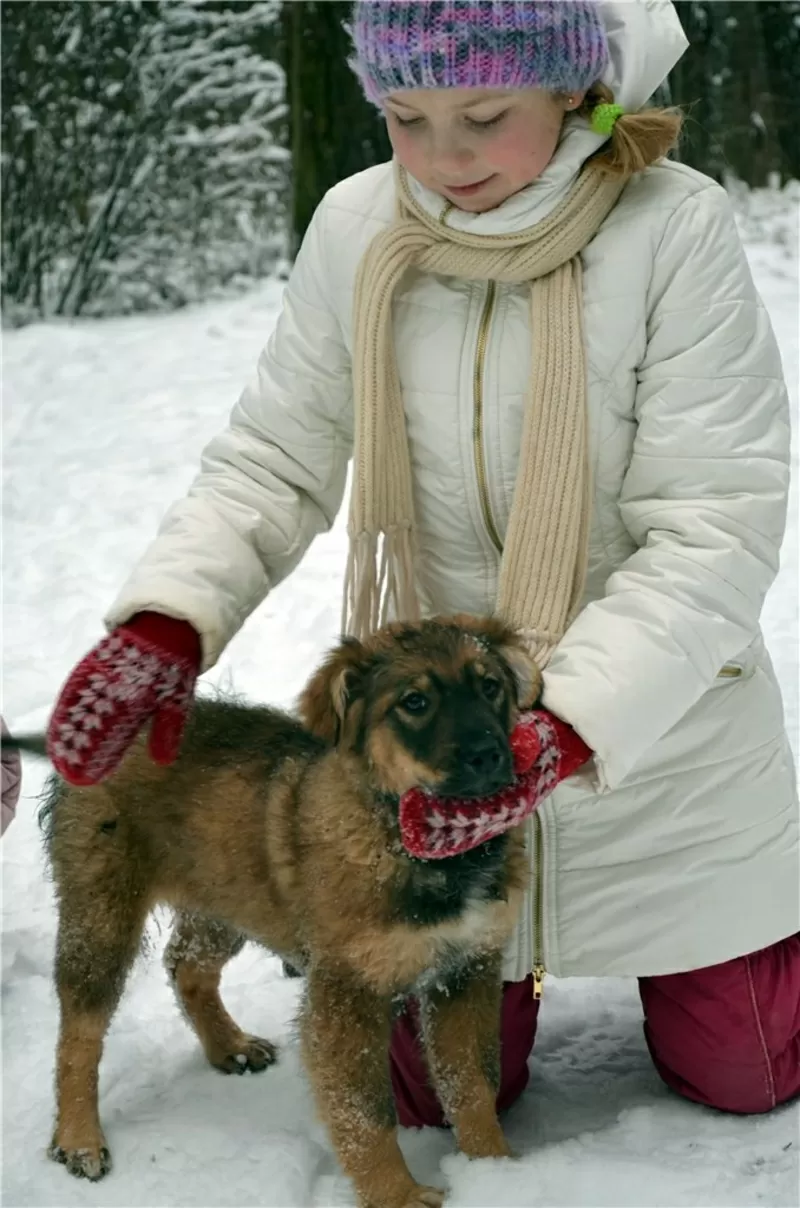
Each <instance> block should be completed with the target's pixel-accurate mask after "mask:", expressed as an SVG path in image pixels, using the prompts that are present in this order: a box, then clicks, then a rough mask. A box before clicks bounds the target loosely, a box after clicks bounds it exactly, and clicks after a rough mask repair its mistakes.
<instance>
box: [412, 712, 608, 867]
mask: <svg viewBox="0 0 800 1208" xmlns="http://www.w3.org/2000/svg"><path fill="white" fill-rule="evenodd" d="M510 745H511V751H512V754H513V756H514V773H515V775H514V779H513V781H512V782H511V784H510V785H508V786H507V787H506V788H504V789H501V790H500V792H499V793H495V794H494V795H493V796H491V797H481V798H453V797H436V796H434V795H433V794H432V793H426V792H425V791H424V790H423V789H411V790H409V792H407V793H404V794H403V796H402V797H401V798H400V812H399V822H400V838H401V841H402V843H403V847H404V848H405V849H406V851H407V852H408V854H409V855H411V856H416V857H417V859H419V860H442V859H445V858H447V857H448V856H458V855H461V853H462V852H465V851H469V850H470V849H471V848H473V847H477V846H478V844H480V843H485V842H486V840H487V839H493V838H494V837H495V835H502V834H503V833H504V831H507V830H510V829H511V828H512V827H514V826H519V824H520V823H521V822H524V820H525V819H526V818H527V817H528V815H529V814H532V813H533V811H534V810H535V809H536V808H537V806H538V805H540V803H541V802H542V801H544V799H545V797H547V796H549V794H550V793H552V791H553V789H554V788H555V787H556V785H557V784H558V783H559V782H560V781H562V780H565V779H566V777H567V776H571V775H572V773H573V772H575V771H576V770H577V769H578V768H579V767H581V765H582V764H584V763H585V762H586V760H587V759H590V758H591V756H592V751H591V749H590V748H589V747H587V745H586V743H585V742H584V741H583V739H582V738H579V737H578V735H577V734H576V733H575V731H574V730H573V729H572V727H571V726H568V725H567V724H566V722H563V721H561V720H560V718H558V717H555V716H554V714H552V713H550V712H548V710H547V709H536V710H534V711H533V712H531V713H524V714H523V715H522V717H520V719H519V722H518V723H517V725H516V727H515V729H514V732H513V733H512V735H511V739H510Z"/></svg>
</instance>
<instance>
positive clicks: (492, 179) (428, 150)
mask: <svg viewBox="0 0 800 1208" xmlns="http://www.w3.org/2000/svg"><path fill="white" fill-rule="evenodd" d="M582 100H583V94H582V93H578V94H577V95H575V96H573V97H570V98H569V100H567V99H566V98H564V97H555V96H553V95H552V93H549V92H544V91H543V90H542V89H540V88H521V89H511V90H498V89H480V90H478V89H476V88H431V89H427V88H425V89H421V88H419V89H417V88H415V89H402V90H400V91H398V92H392V93H390V95H389V96H388V97H387V98H386V100H385V101H384V112H385V114H386V123H387V127H388V131H389V137H390V139H391V141H392V146H393V148H394V152H395V155H396V156H397V158H398V160H399V161H400V163H401V164H402V165H403V167H404V168H405V169H406V170H407V171H408V172H410V173H411V175H412V176H414V177H416V179H417V180H418V181H419V182H420V184H423V185H425V186H426V187H427V188H429V189H433V191H434V192H435V193H440V194H441V195H442V197H444V198H446V199H447V200H448V201H451V202H453V204H454V205H456V206H458V208H459V209H460V210H469V211H470V212H471V213H475V214H480V213H483V212H484V210H492V209H494V207H495V206H499V205H500V204H501V203H502V202H504V201H505V200H506V198H508V197H511V196H512V194H514V193H518V192H519V190H520V189H524V188H525V186H526V185H529V184H530V183H531V181H534V180H536V178H537V176H540V175H541V173H542V172H543V171H544V169H545V168H546V167H547V165H548V164H549V163H550V160H551V159H552V158H553V152H554V151H555V149H556V145H557V143H558V138H559V134H560V133H561V125H562V122H563V120H564V114H565V113H566V112H568V111H569V110H570V109H575V108H577V106H578V105H580V103H581V101H582Z"/></svg>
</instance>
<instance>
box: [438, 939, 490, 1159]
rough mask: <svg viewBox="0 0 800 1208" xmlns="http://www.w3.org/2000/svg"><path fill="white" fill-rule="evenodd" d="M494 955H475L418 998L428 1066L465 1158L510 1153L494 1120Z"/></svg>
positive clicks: (488, 1156)
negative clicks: (448, 978)
mask: <svg viewBox="0 0 800 1208" xmlns="http://www.w3.org/2000/svg"><path fill="white" fill-rule="evenodd" d="M502 986H503V983H502V979H501V965H500V958H499V957H495V956H489V957H484V958H482V959H481V960H476V961H475V962H474V963H473V964H471V965H470V966H469V967H468V968H467V969H466V970H464V971H463V972H462V973H461V974H460V975H459V976H458V977H456V978H453V979H452V980H451V981H450V982H449V983H448V984H447V985H446V986H444V987H440V988H434V989H431V990H429V991H428V992H426V994H425V996H424V998H423V999H422V1001H421V1003H420V1017H421V1022H422V1035H423V1040H424V1042H425V1052H426V1056H427V1059H428V1067H429V1069H430V1072H431V1076H432V1078H433V1083H434V1086H435V1087H436V1092H437V1094H438V1096H439V1100H440V1102H441V1104H442V1107H443V1108H444V1112H445V1115H446V1116H447V1118H448V1120H449V1121H450V1123H451V1124H452V1125H453V1129H454V1131H455V1134H456V1138H457V1140H458V1145H459V1148H460V1149H461V1150H462V1152H463V1153H465V1154H467V1155H468V1156H469V1157H471V1158H502V1157H510V1156H511V1150H510V1149H509V1146H508V1142H507V1141H506V1139H505V1136H504V1135H503V1130H502V1128H501V1127H500V1122H499V1121H498V1119H497V1107H496V1100H497V1091H498V1088H499V1086H500V1005H501V996H502Z"/></svg>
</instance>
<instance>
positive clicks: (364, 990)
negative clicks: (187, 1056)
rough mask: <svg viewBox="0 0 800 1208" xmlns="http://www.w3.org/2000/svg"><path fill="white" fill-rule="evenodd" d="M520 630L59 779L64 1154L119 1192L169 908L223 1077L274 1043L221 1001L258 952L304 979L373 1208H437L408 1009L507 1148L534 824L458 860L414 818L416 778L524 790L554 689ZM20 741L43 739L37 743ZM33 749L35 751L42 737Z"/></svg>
mask: <svg viewBox="0 0 800 1208" xmlns="http://www.w3.org/2000/svg"><path fill="white" fill-rule="evenodd" d="M539 686H540V685H539V677H538V672H537V670H536V668H535V667H534V665H533V663H532V662H531V661H530V659H529V658H528V656H527V654H526V653H525V651H524V649H523V646H522V644H521V641H520V639H519V638H518V636H517V635H516V634H515V633H514V632H512V631H511V630H510V629H508V628H507V627H506V626H505V625H503V624H502V623H501V622H499V621H497V620H493V619H475V618H469V617H453V618H437V619H433V620H428V621H423V622H421V623H419V624H413V625H410V624H402V625H401V624H396V625H392V626H389V627H388V628H386V629H384V630H381V631H380V632H379V633H377V634H376V635H375V636H374V637H372V638H370V639H369V640H368V641H366V642H364V643H359V642H357V641H354V640H347V639H346V640H344V641H342V642H341V643H340V644H339V645H338V646H337V647H336V648H335V649H334V650H333V652H332V653H331V654H330V655H329V657H328V658H327V659H326V660H325V662H324V663H323V665H322V666H321V667H320V669H319V670H318V671H317V672H316V674H315V675H314V676H313V677H312V679H311V681H310V682H309V684H308V686H307V687H306V689H305V691H304V693H303V695H302V697H301V701H300V719H299V720H298V719H296V718H294V717H292V716H290V715H288V714H286V713H283V712H280V711H277V710H275V709H271V708H264V707H248V706H243V705H240V704H232V703H226V702H222V701H214V700H202V699H201V700H198V701H197V702H196V704H195V705H194V708H193V712H192V716H191V718H190V721H189V724H188V727H187V730H186V734H185V738H184V741H183V745H182V748H181V753H180V756H179V758H178V760H177V761H176V762H175V763H174V764H172V765H170V766H169V767H162V766H159V765H157V764H155V763H153V762H152V760H151V759H150V758H149V757H148V756H147V753H146V750H145V746H144V740H141V741H139V742H138V743H137V744H136V745H135V746H134V748H132V750H131V751H130V753H129V755H128V756H127V757H126V759H125V760H124V761H123V763H122V765H121V766H120V768H119V770H118V771H117V772H115V773H114V775H113V776H111V777H110V778H109V779H108V780H107V781H105V782H104V783H102V784H100V785H97V786H93V787H90V788H75V787H72V786H69V785H67V784H65V783H64V782H63V781H61V780H59V779H58V778H53V780H52V781H51V784H50V788H49V796H48V799H47V801H46V802H45V805H44V807H43V815H44V821H45V825H46V832H47V835H48V848H49V855H50V859H51V862H52V868H53V873H54V880H55V885H56V890H57V897H58V913H59V924H58V940H57V951H56V960H55V980H56V986H57V991H58V998H59V1003H60V1013H61V1026H60V1035H59V1040H58V1052H57V1062H56V1090H57V1119H56V1125H55V1133H54V1136H53V1141H52V1145H51V1149H50V1154H51V1156H52V1157H53V1158H55V1159H56V1160H57V1161H59V1162H63V1163H64V1164H66V1166H67V1168H68V1170H69V1171H70V1172H71V1173H72V1174H75V1175H79V1176H84V1177H88V1178H90V1179H99V1178H101V1177H102V1176H103V1175H104V1174H106V1173H107V1171H108V1170H109V1169H110V1161H111V1160H110V1155H109V1150H108V1146H107V1143H106V1140H105V1137H104V1135H103V1131H102V1128H101V1125H100V1120H99V1116H98V1095H97V1084H98V1065H99V1061H100V1056H101V1051H102V1045H103V1038H104V1035H105V1033H106V1030H107V1028H108V1025H109V1022H110V1020H111V1017H112V1015H113V1013H114V1011H115V1009H116V1006H117V1004H118V1002H119V999H120V996H121V994H122V991H123V988H124V985H125V980H126V976H127V974H128V971H129V969H130V966H131V964H132V962H133V960H134V958H135V956H136V954H137V951H138V949H139V945H140V940H141V936H142V932H143V928H144V925H145V921H146V919H147V917H148V915H149V913H150V912H151V911H152V910H153V908H154V907H156V906H158V905H161V904H165V905H168V906H170V907H172V908H173V910H174V912H175V926H174V930H173V932H172V935H171V938H170V940H169V942H168V944H167V948H166V953H165V963H166V966H167V969H168V972H169V976H170V977H171V979H172V982H173V984H174V987H175V991H176V994H177V997H178V1000H179V1003H180V1005H181V1007H182V1009H183V1011H184V1013H185V1015H186V1017H187V1018H188V1020H189V1021H190V1023H191V1024H192V1026H193V1028H194V1030H195V1032H196V1033H197V1036H198V1038H199V1040H200V1043H201V1044H202V1046H203V1048H204V1050H205V1053H206V1056H207V1057H208V1060H209V1061H210V1063H211V1064H212V1065H213V1066H215V1067H216V1068H217V1069H220V1070H222V1071H224V1072H226V1073H241V1072H242V1071H244V1070H245V1069H250V1070H262V1069H264V1068H265V1067H266V1066H268V1065H269V1064H270V1063H272V1062H273V1061H274V1059H275V1049H274V1046H273V1045H272V1044H271V1043H270V1042H269V1041H268V1040H262V1039H259V1038H258V1037H255V1036H250V1035H247V1034H246V1033H244V1032H242V1030H241V1029H240V1028H239V1027H238V1025H237V1024H236V1022H235V1021H234V1020H233V1019H232V1018H231V1017H230V1015H229V1014H228V1013H227V1011H226V1010H225V1007H224V1005H223V1003H222V1001H221V998H220V994H219V984H220V976H221V973H222V969H223V967H224V965H225V963H226V961H228V960H229V959H230V958H231V957H232V956H233V955H234V954H235V953H236V952H238V951H239V949H240V948H241V947H242V945H243V944H244V943H245V941H246V940H247V939H252V940H255V941H256V942H258V943H260V944H262V945H264V946H265V947H267V948H269V949H270V950H271V951H272V952H275V953H277V954H278V955H279V956H281V957H282V958H283V959H284V960H285V961H287V962H289V963H290V964H291V965H292V966H294V967H296V968H299V969H302V970H303V971H304V972H305V975H306V980H305V987H304V997H303V1005H302V1012H301V1019H300V1036H301V1047H302V1055H303V1059H304V1062H305V1066H306V1069H307V1072H308V1076H309V1078H310V1082H311V1085H312V1087H313V1092H314V1096H315V1099H316V1104H317V1108H318V1111H319V1113H320V1115H321V1117H322V1119H323V1120H324V1121H325V1123H326V1125H327V1127H328V1129H329V1132H330V1136H331V1138H332V1141H333V1145H334V1147H335V1149H336V1153H337V1156H338V1159H339V1161H340V1163H341V1165H342V1168H343V1169H344V1170H345V1171H346V1173H347V1174H348V1175H349V1176H350V1177H351V1178H352V1180H353V1183H354V1185H355V1187H356V1190H357V1194H358V1197H359V1203H360V1204H361V1205H364V1206H365V1208H419V1206H420V1205H427V1206H429V1208H432V1206H434V1205H439V1204H441V1202H442V1193H441V1192H439V1191H437V1190H435V1189H433V1188H429V1187H422V1186H421V1185H419V1184H418V1183H417V1182H415V1181H414V1179H413V1178H412V1176H411V1174H410V1173H409V1170H408V1168H407V1166H406V1163H405V1161H404V1159H403V1157H402V1154H401V1152H400V1149H399V1147H398V1143H397V1137H396V1125H395V1113H394V1106H393V1099H392V1090H391V1083H390V1077H389V1061H388V1049H389V1040H390V1029H391V1024H392V1017H393V1011H394V1010H395V1009H396V1005H397V1004H398V1003H402V1000H403V998H404V997H405V996H407V995H411V994H413V995H414V996H416V997H417V998H418V999H419V1001H420V1015H421V1020H422V1032H423V1040H424V1046H425V1050H426V1055H427V1061H428V1065H429V1069H430V1074H431V1078H432V1081H433V1083H434V1085H435V1087H436V1090H437V1093H438V1095H439V1098H440V1100H441V1102H442V1104H443V1106H444V1109H445V1111H446V1114H447V1116H448V1118H449V1120H450V1121H451V1123H452V1124H453V1127H454V1129H455V1133H456V1137H457V1139H458V1143H459V1145H460V1148H461V1149H462V1150H463V1151H464V1152H465V1153H467V1154H469V1155H470V1156H474V1157H484V1156H501V1155H507V1154H508V1152H509V1151H508V1147H507V1145H506V1141H505V1139H504V1136H503V1133H502V1131H501V1128H500V1126H499V1123H498V1120H497V1115H496V1110H495V1096H496V1091H497V1087H498V1081H499V1014H500V996H501V986H502V982H501V957H502V952H503V950H504V948H505V946H506V944H507V942H508V939H509V937H510V935H511V932H512V929H513V927H514V924H515V921H516V918H517V915H518V911H519V908H520V904H521V898H522V891H523V884H524V880H525V859H524V847H523V838H522V835H521V833H520V831H519V830H512V831H509V832H507V833H505V834H502V835H499V836H496V837H494V838H492V839H490V840H488V841H487V842H485V843H483V844H482V845H480V846H478V847H475V848H473V849H472V850H470V851H467V852H465V853H464V854H462V855H459V856H454V857H452V858H449V859H443V860H436V861H433V860H431V861H427V860H417V859H413V858H412V857H411V856H409V855H408V853H407V852H406V851H405V849H404V848H403V846H402V843H401V841H400V833H399V826H398V806H399V801H400V798H401V796H402V795H403V794H404V793H405V792H406V790H408V789H410V788H413V787H420V786H421V787H423V788H429V789H431V790H432V791H433V790H435V792H436V795H437V796H438V797H440V798H441V797H444V798H446V797H448V796H452V797H460V798H464V797H483V796H488V795H490V794H492V793H494V792H495V791H497V790H498V789H499V788H502V787H503V786H504V785H505V784H507V783H508V782H509V781H510V779H511V777H512V775H513V771H512V761H511V753H510V747H509V736H510V734H511V731H512V729H513V727H514V725H515V722H516V720H517V717H518V714H519V711H520V710H521V709H523V708H525V707H527V706H528V705H529V704H530V703H531V702H532V700H533V699H534V698H535V697H536V696H537V695H538V690H539ZM19 745H20V746H23V747H24V746H25V744H24V743H20V744H19ZM34 746H35V744H34Z"/></svg>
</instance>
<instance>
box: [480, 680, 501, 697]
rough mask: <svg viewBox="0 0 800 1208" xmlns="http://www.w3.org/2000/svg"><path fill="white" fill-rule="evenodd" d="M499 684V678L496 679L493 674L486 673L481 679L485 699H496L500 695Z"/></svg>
mask: <svg viewBox="0 0 800 1208" xmlns="http://www.w3.org/2000/svg"><path fill="white" fill-rule="evenodd" d="M500 690H501V684H500V680H496V679H495V678H494V676H491V675H487V676H484V679H483V695H484V696H485V697H486V699H487V700H497V698H498V696H499V695H500Z"/></svg>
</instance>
